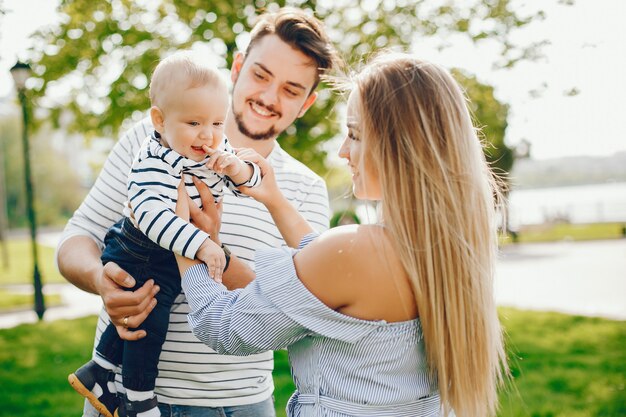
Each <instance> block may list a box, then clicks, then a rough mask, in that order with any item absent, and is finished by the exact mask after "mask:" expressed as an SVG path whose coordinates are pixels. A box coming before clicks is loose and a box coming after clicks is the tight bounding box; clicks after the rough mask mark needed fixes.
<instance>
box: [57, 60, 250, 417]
mask: <svg viewBox="0 0 626 417" xmlns="http://www.w3.org/2000/svg"><path fill="white" fill-rule="evenodd" d="M150 100H151V104H152V107H151V109H150V117H151V119H152V124H153V126H154V130H155V131H154V133H153V134H152V135H150V136H149V137H147V138H146V139H145V141H144V143H143V144H142V147H141V149H140V150H139V153H138V155H137V157H136V159H135V161H134V162H133V165H132V167H131V171H130V173H129V176H128V183H127V185H128V198H129V199H128V202H127V208H126V210H125V213H124V214H125V217H124V218H123V219H122V220H121V221H120V222H118V223H117V224H116V225H114V226H113V227H112V228H111V229H110V230H109V232H108V234H107V236H106V238H105V245H106V247H105V249H104V252H103V254H102V262H103V263H105V264H106V263H107V262H115V263H117V264H118V265H119V266H120V267H121V268H122V269H124V270H125V271H127V272H128V273H129V274H130V275H132V276H133V278H135V280H136V282H137V284H136V287H135V288H133V289H132V290H135V289H137V288H139V287H141V286H142V285H143V284H144V283H145V282H146V281H147V280H148V279H154V281H155V284H158V285H159V287H160V291H159V292H158V293H157V295H156V298H157V301H158V302H157V304H156V307H155V308H154V310H152V312H151V313H150V315H149V316H148V317H147V318H146V320H145V321H144V322H143V323H142V324H141V325H140V326H139V327H138V328H137V329H143V330H145V331H146V333H147V335H146V337H144V338H143V339H139V340H136V341H123V340H121V339H120V338H119V335H118V333H117V330H116V328H115V326H114V325H113V324H112V323H110V324H109V325H108V327H107V328H106V330H105V331H104V333H103V334H102V337H101V339H100V342H99V343H98V346H97V347H96V355H95V358H94V360H92V361H90V362H88V363H87V364H85V365H83V366H82V367H81V368H79V369H78V370H77V371H76V372H75V373H73V374H71V375H70V376H69V377H68V379H69V381H70V384H71V385H72V387H73V388H74V389H75V390H76V391H78V392H79V393H80V394H81V395H83V396H84V397H86V398H87V399H88V400H89V402H90V403H91V404H92V405H93V406H94V407H95V408H96V409H97V410H98V411H99V412H100V413H101V414H103V415H104V416H106V417H112V414H113V412H115V416H120V417H123V416H126V415H128V414H129V413H130V414H132V415H133V416H135V415H137V416H139V417H156V416H160V412H159V409H158V407H157V405H158V402H157V399H156V396H155V395H154V386H155V380H156V377H157V373H158V371H157V364H158V360H159V355H160V353H161V347H162V345H163V343H164V341H165V335H166V333H167V328H168V325H169V314H170V308H171V306H172V304H173V302H174V300H175V298H176V296H178V294H179V293H180V291H181V287H180V276H179V273H178V267H177V265H176V261H175V258H174V253H177V254H179V255H182V256H185V257H188V258H190V259H199V260H201V261H203V262H204V263H205V264H206V265H207V267H208V271H209V275H210V276H211V277H213V278H214V279H215V280H217V281H220V280H221V275H222V272H223V271H224V270H225V268H226V267H227V266H228V261H229V259H230V252H229V251H228V249H227V248H226V247H224V246H223V245H222V246H220V245H218V244H216V243H215V242H213V241H212V240H211V239H210V236H209V235H208V234H207V233H205V232H203V231H201V230H200V229H198V228H196V227H195V226H194V225H192V224H190V223H188V222H186V221H184V220H182V219H181V218H179V217H177V216H176V215H175V214H174V208H175V206H176V199H177V187H178V186H179V184H180V182H181V179H183V180H184V182H185V187H186V189H187V193H188V194H189V196H190V197H191V198H192V199H193V200H195V201H196V202H197V203H198V204H200V196H199V193H198V190H197V189H196V187H195V186H194V182H193V181H194V178H195V179H196V180H200V181H203V182H204V183H205V184H207V185H208V187H209V189H210V190H211V193H212V194H213V197H214V199H215V202H218V201H219V200H220V199H221V197H222V188H223V186H224V185H226V186H227V187H228V188H229V189H231V190H232V191H233V192H234V193H235V194H237V195H241V194H240V193H239V190H238V189H237V187H239V186H247V187H254V186H256V185H258V184H260V181H261V175H260V170H259V167H258V166H257V165H256V164H254V163H251V162H245V161H242V160H241V159H239V158H238V157H237V156H236V155H235V152H234V150H233V149H232V147H231V146H230V145H229V143H228V140H227V139H226V138H225V136H224V120H225V118H226V114H227V111H228V88H227V85H226V82H225V80H224V78H223V77H222V76H221V75H220V73H219V72H218V71H217V69H216V68H214V67H213V66H212V65H210V64H208V63H206V62H204V61H203V60H201V59H200V57H198V56H195V55H194V54H192V53H190V52H178V53H176V54H174V55H172V56H170V57H168V58H166V59H164V60H163V61H161V62H160V63H159V65H157V67H156V69H155V70H154V74H153V75H152V79H151V82H150ZM207 165H208V166H207ZM208 167H212V168H213V169H209V168H208ZM216 171H217V172H216ZM127 319H128V318H125V321H126V322H125V323H124V326H125V327H127V326H128V323H127ZM133 330H136V329H133ZM120 364H121V365H122V381H123V387H124V389H125V395H124V396H122V397H120V398H119V399H118V398H117V395H116V389H115V385H114V384H113V380H114V377H115V373H114V371H115V369H116V367H117V366H119V365H120Z"/></svg>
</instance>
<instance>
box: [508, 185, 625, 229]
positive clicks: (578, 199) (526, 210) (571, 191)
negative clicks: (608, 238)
mask: <svg viewBox="0 0 626 417" xmlns="http://www.w3.org/2000/svg"><path fill="white" fill-rule="evenodd" d="M509 206H510V213H509V219H510V223H511V225H512V226H519V225H529V224H541V223H545V222H549V221H554V220H559V219H561V220H567V221H570V222H571V223H593V222H626V183H624V182H621V183H608V184H594V185H578V186H572V187H556V188H541V189H532V190H513V191H512V192H511V194H510V196H509Z"/></svg>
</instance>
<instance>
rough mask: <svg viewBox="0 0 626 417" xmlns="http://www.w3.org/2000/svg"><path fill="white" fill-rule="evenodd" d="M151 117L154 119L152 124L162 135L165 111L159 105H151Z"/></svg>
mask: <svg viewBox="0 0 626 417" xmlns="http://www.w3.org/2000/svg"><path fill="white" fill-rule="evenodd" d="M150 118H151V119H152V126H154V130H156V131H157V132H159V133H160V134H161V135H162V134H163V130H164V123H165V118H164V117H163V112H162V111H161V109H160V108H158V107H157V106H152V107H150Z"/></svg>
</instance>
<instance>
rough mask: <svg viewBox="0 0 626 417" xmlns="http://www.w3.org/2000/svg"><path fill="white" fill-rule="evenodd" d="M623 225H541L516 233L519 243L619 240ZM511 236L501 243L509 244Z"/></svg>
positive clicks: (622, 235) (528, 227)
mask: <svg viewBox="0 0 626 417" xmlns="http://www.w3.org/2000/svg"><path fill="white" fill-rule="evenodd" d="M624 227H626V224H624V223H592V224H565V223H563V224H543V225H536V226H525V227H524V228H522V229H521V230H519V231H518V240H517V241H518V242H519V243H536V242H557V241H561V240H598V239H620V238H623V237H625V236H624V229H623V228H624ZM511 242H512V239H511V236H507V237H506V238H504V239H503V243H511Z"/></svg>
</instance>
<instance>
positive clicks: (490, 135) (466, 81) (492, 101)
mask: <svg viewBox="0 0 626 417" xmlns="http://www.w3.org/2000/svg"><path fill="white" fill-rule="evenodd" d="M452 75H453V76H454V78H456V80H457V81H458V82H459V84H461V85H462V86H463V87H464V88H465V92H466V94H467V96H468V97H469V99H470V102H469V107H470V110H471V112H472V115H473V117H474V123H475V125H476V126H477V127H478V128H479V130H480V136H481V138H482V139H483V141H484V143H485V148H484V149H485V156H486V158H487V162H489V165H490V166H491V168H492V169H493V171H494V173H495V174H496V175H497V176H498V178H499V179H500V183H501V184H502V185H503V186H504V190H505V191H507V189H508V187H506V185H507V184H508V183H509V177H508V174H509V172H511V168H513V162H514V161H515V155H514V150H513V149H512V148H509V147H508V146H507V145H506V143H504V134H505V131H506V127H507V125H508V123H507V117H508V114H509V106H508V105H507V104H503V103H500V102H499V101H498V100H497V99H496V97H495V96H494V94H493V87H492V86H490V85H487V84H483V83H481V82H480V81H478V80H477V79H476V77H475V76H473V75H469V74H467V73H465V72H463V71H462V70H459V69H455V70H453V71H452Z"/></svg>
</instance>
